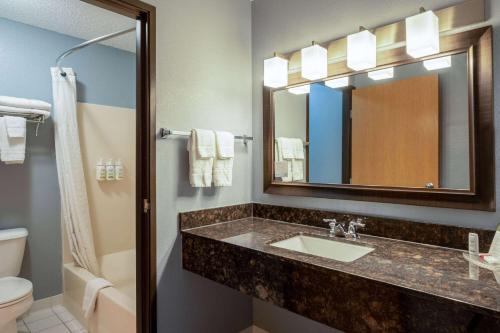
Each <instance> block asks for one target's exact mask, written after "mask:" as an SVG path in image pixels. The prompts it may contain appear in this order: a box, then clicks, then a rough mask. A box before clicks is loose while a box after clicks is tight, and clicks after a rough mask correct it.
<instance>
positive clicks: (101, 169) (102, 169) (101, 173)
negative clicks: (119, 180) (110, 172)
mask: <svg viewBox="0 0 500 333" xmlns="http://www.w3.org/2000/svg"><path fill="white" fill-rule="evenodd" d="M95 179H96V180H97V181H103V180H106V166H105V165H104V162H103V160H102V158H100V159H99V160H98V161H97V164H96V166H95Z"/></svg>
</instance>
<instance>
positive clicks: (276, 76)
mask: <svg viewBox="0 0 500 333" xmlns="http://www.w3.org/2000/svg"><path fill="white" fill-rule="evenodd" d="M264 85H265V86H266V87H270V88H280V87H285V86H287V85H288V60H287V59H284V58H282V57H280V56H278V55H277V54H276V53H275V54H274V57H272V58H269V59H266V60H264Z"/></svg>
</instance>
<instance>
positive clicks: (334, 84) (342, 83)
mask: <svg viewBox="0 0 500 333" xmlns="http://www.w3.org/2000/svg"><path fill="white" fill-rule="evenodd" d="M348 85H349V76H344V77H341V78H338V79H333V80H328V81H325V86H327V87H330V88H333V89H335V88H342V87H347V86H348Z"/></svg>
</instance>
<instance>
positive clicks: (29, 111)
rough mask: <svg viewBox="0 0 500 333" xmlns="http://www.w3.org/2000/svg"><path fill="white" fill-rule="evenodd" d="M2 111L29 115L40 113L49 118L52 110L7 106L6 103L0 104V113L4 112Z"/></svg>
mask: <svg viewBox="0 0 500 333" xmlns="http://www.w3.org/2000/svg"><path fill="white" fill-rule="evenodd" d="M2 111H3V112H7V113H9V114H12V115H14V114H18V113H19V114H21V113H22V114H23V115H24V114H29V115H31V114H32V115H39V116H43V118H44V119H47V118H49V117H50V112H49V111H45V110H39V109H25V108H16V107H13V106H5V105H0V115H1V114H2Z"/></svg>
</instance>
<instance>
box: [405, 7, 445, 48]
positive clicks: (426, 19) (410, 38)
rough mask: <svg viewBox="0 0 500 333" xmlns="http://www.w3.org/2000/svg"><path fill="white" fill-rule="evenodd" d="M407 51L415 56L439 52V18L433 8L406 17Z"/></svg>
mask: <svg viewBox="0 0 500 333" xmlns="http://www.w3.org/2000/svg"><path fill="white" fill-rule="evenodd" d="M406 53H408V54H409V55H410V56H412V57H414V58H420V57H425V56H428V55H431V54H436V53H439V19H438V17H437V16H436V14H434V13H433V12H432V11H431V10H429V11H426V12H423V13H421V14H417V15H414V16H410V17H407V18H406Z"/></svg>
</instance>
